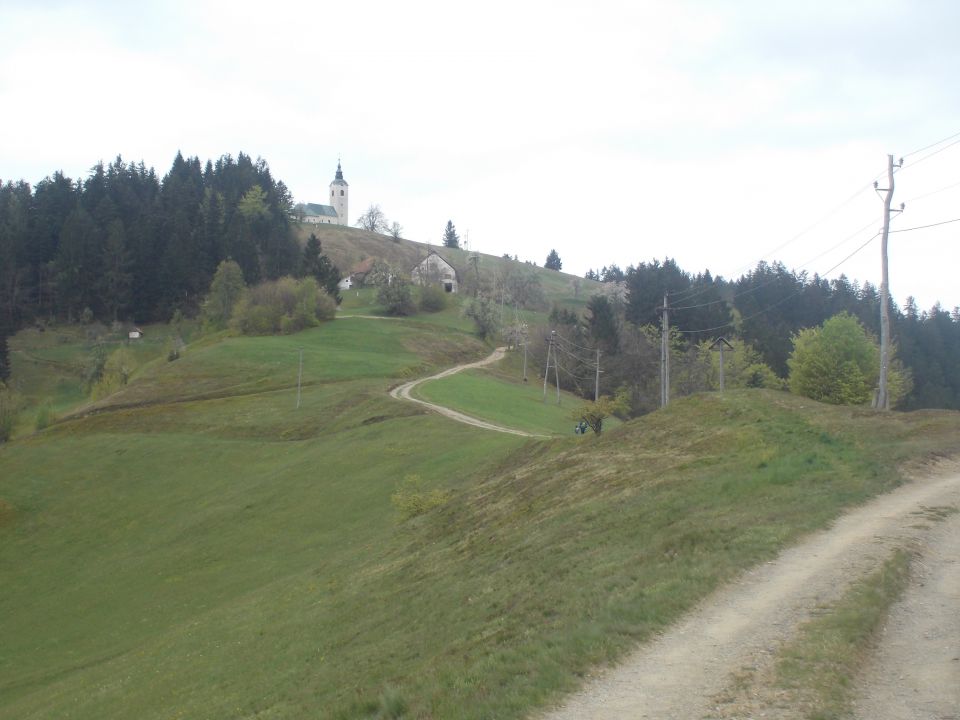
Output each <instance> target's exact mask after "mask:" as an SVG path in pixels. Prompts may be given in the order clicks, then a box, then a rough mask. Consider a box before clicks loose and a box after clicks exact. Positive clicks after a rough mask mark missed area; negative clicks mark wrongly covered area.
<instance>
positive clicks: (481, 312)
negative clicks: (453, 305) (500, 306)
mask: <svg viewBox="0 0 960 720" xmlns="http://www.w3.org/2000/svg"><path fill="white" fill-rule="evenodd" d="M463 314H464V316H466V317H468V318H470V319H471V320H473V324H474V327H476V329H477V335H479V336H480V339H481V340H486V339H487V338H490V337H493V336H494V335H495V334H496V332H497V329H498V328H499V327H500V322H499V318H498V317H497V312H496V307H495V306H494V303H493V301H492V300H491V299H490V298H488V297H487V296H485V295H477V297H475V298H474V299H473V300H471V301H470V303H469V304H468V305H465V306H464V308H463Z"/></svg>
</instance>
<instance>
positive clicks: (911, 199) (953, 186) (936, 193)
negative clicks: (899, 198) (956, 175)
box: [904, 182, 960, 205]
mask: <svg viewBox="0 0 960 720" xmlns="http://www.w3.org/2000/svg"><path fill="white" fill-rule="evenodd" d="M955 187H960V182H955V183H953V184H952V185H947V186H946V187H942V188H940V189H939V190H933V191H931V192H928V193H924V194H923V195H917V196H916V197H912V198H910V199H909V200H907V201H906V202H905V203H904V204H905V205H909V204H911V203H915V202H917V201H918V200H923V199H925V198H928V197H930V196H931V195H939V194H940V193H942V192H946V191H947V190H952V189H953V188H955Z"/></svg>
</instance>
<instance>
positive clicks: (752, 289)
mask: <svg viewBox="0 0 960 720" xmlns="http://www.w3.org/2000/svg"><path fill="white" fill-rule="evenodd" d="M874 222H875V221H874V220H871V221H870V222H868V223H867V224H866V225H864V226H863V227H861V228H860V229H859V230H857V231H855V232H853V233H851V234H850V235H847V237H845V238H844V239H843V240H841V241H840V242H838V243H837V244H835V245H832V246H831V247H829V248H827V249H826V250H824V251H823V252H822V253H820V254H819V255H817V256H816V257H813V258H811V259H810V260H807V261H806V262H805V263H803V264H802V265H799V266H798V269H803V268H805V267H807V266H808V265H811V264H813V263H815V262H816V261H817V260H819V259H820V258H822V257H823V256H824V255H828V254H830V253H832V252H833V251H834V250H836V249H837V248H839V247H840V246H842V245H844V244H846V243H847V242H849V241H850V240H852V239H853V238H855V237H856V236H857V235H859V234H860V233H862V232H863V231H864V230H866V229H867V228H869V227H870V226H871V225H873V224H874ZM898 232H899V231H898ZM827 272H829V270H828V271H827ZM824 274H826V273H824ZM777 280H778V278H772V279H771V280H768V281H767V282H764V283H760V284H759V285H754V286H753V287H750V288H747V289H746V290H742V291H740V292H738V293H734V294H733V295H732V296H731V298H730V300H711V301H710V302H708V303H702V304H700V305H681V306H679V307H676V306H671V307H670V309H671V310H693V309H696V308H702V307H709V306H711V305H717V304H719V303H727V302H731V301H733V300H735V299H737V298H740V297H744V296H746V295H749V294H750V293H754V292H756V291H758V290H762V289H763V288H765V287H767V286H769V285H772V284H773V283H775V282H777Z"/></svg>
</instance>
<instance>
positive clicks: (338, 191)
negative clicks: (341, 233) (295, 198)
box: [303, 160, 350, 225]
mask: <svg viewBox="0 0 960 720" xmlns="http://www.w3.org/2000/svg"><path fill="white" fill-rule="evenodd" d="M349 198H350V187H349V185H347V181H346V180H344V179H343V170H341V169H340V161H339V160H337V174H336V175H335V176H334V178H333V182H332V183H330V204H329V205H318V204H317V203H305V204H304V206H303V222H306V223H314V224H317V225H319V224H320V223H330V224H333V225H349V224H350V221H349V219H348V216H347V201H348V200H349Z"/></svg>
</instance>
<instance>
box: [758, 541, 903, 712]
mask: <svg viewBox="0 0 960 720" xmlns="http://www.w3.org/2000/svg"><path fill="white" fill-rule="evenodd" d="M909 579H910V554H909V553H908V552H906V551H904V550H898V551H896V552H895V553H894V554H893V556H892V557H891V558H889V559H888V560H887V561H886V562H885V563H884V564H883V566H882V567H881V568H880V569H879V570H877V571H876V572H875V573H873V574H872V575H870V576H869V577H867V578H866V579H864V580H863V581H861V582H859V583H857V584H855V585H854V586H853V587H852V588H851V589H850V590H849V591H848V592H847V593H846V594H845V595H844V596H843V597H842V598H841V599H840V600H839V601H837V602H836V603H835V604H833V605H832V606H830V607H829V608H828V609H827V611H826V612H825V614H823V615H822V616H820V617H818V618H816V619H814V620H811V621H810V622H808V623H807V624H806V625H804V626H803V627H802V628H801V629H800V634H799V636H798V637H797V639H796V640H794V641H793V642H791V643H790V644H789V645H788V646H787V647H785V648H784V649H783V651H782V653H781V657H780V660H779V661H778V662H777V669H776V672H777V682H778V684H779V685H780V686H781V687H782V688H784V689H786V690H787V691H788V692H789V693H790V694H791V695H792V696H793V698H794V699H795V706H803V707H804V708H805V716H806V717H807V718H809V719H810V720H833V719H834V718H836V719H839V718H845V717H848V716H849V714H850V711H851V701H852V691H853V680H854V677H855V676H856V674H857V671H858V670H859V668H860V667H861V665H862V661H863V658H864V656H865V654H866V652H867V650H868V649H869V648H870V645H871V644H872V641H873V638H874V636H875V634H876V632H877V630H878V629H879V627H880V625H881V623H882V622H883V620H884V618H886V617H887V614H888V612H889V610H890V607H891V606H892V605H893V603H894V602H895V601H896V600H897V599H898V598H899V597H900V596H901V595H902V594H903V592H904V590H905V589H906V587H907V584H908V582H909Z"/></svg>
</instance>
